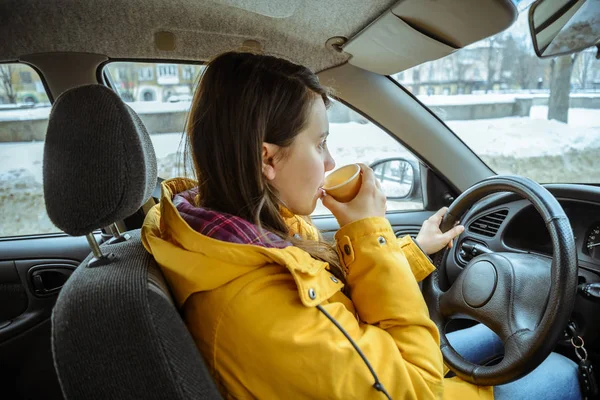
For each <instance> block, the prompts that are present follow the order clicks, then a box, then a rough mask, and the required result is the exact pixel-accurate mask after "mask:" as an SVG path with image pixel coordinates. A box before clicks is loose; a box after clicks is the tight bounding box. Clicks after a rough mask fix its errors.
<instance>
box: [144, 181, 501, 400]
mask: <svg viewBox="0 0 600 400" xmlns="http://www.w3.org/2000/svg"><path fill="white" fill-rule="evenodd" d="M193 184H194V183H193V182H192V181H187V180H182V179H172V180H168V181H165V182H163V186H162V198H161V202H160V204H159V205H157V206H156V207H154V208H153V209H152V210H151V211H150V212H149V214H148V215H147V217H146V220H145V222H144V226H143V228H142V237H143V242H144V246H145V247H146V249H147V250H148V251H149V252H150V253H152V254H153V255H154V258H155V259H156V261H157V262H158V264H159V265H160V267H161V268H162V270H163V272H164V275H165V277H166V279H167V281H168V283H169V285H170V287H171V289H172V291H173V295H174V297H175V300H176V302H177V304H178V306H179V307H180V309H181V310H182V313H183V317H184V320H185V322H186V325H187V327H188V328H189V330H190V332H191V334H192V336H193V338H194V340H195V342H196V344H197V346H198V348H199V349H200V351H201V353H202V355H203V356H204V359H205V361H206V363H207V365H208V368H209V369H210V371H211V373H212V375H213V377H214V378H215V380H216V382H217V385H218V386H219V388H220V390H221V392H222V393H223V394H224V396H226V397H227V398H235V399H252V398H259V399H279V398H281V399H385V396H384V394H383V393H381V392H379V391H377V390H376V389H375V388H374V387H373V384H374V383H375V380H374V377H373V375H372V374H371V372H370V370H369V368H368V367H367V365H366V363H365V362H364V360H363V359H362V358H361V357H360V355H359V353H358V352H357V351H356V350H355V349H354V348H353V346H352V345H351V343H350V342H349V340H348V339H347V338H346V337H345V336H344V335H343V333H342V332H341V331H340V329H339V328H338V327H336V326H335V325H334V323H333V322H331V321H330V320H329V319H328V318H327V317H326V316H325V314H324V313H323V312H322V311H320V310H319V309H318V308H317V306H318V305H320V306H321V307H322V310H324V311H326V312H327V313H328V314H329V315H330V316H332V317H333V318H334V319H335V320H336V321H337V323H339V324H340V325H341V327H342V328H343V329H344V330H345V331H346V332H347V333H348V334H349V335H350V336H351V338H352V339H353V340H354V342H355V343H356V344H357V345H358V347H359V348H360V350H362V352H363V353H364V355H365V356H366V358H367V359H368V362H369V363H370V365H371V366H372V368H373V370H374V372H375V373H376V375H377V376H378V377H379V380H380V382H381V383H382V384H383V386H384V387H385V389H386V390H387V392H388V393H389V394H390V396H391V397H392V398H393V399H417V398H418V399H433V398H442V397H443V398H444V399H455V398H460V399H461V400H468V399H490V398H492V390H491V388H478V387H476V386H473V385H470V384H468V383H465V382H462V381H460V380H458V379H457V378H453V379H444V378H443V375H444V366H443V360H442V355H441V352H440V349H439V333H438V331H437V329H436V327H435V325H434V324H433V323H432V321H431V320H430V319H429V314H428V311H427V307H426V305H425V302H424V300H423V297H422V295H421V292H420V290H419V286H418V284H417V282H418V281H419V280H421V279H423V278H424V277H426V276H427V275H428V274H429V273H430V272H431V271H432V270H433V266H432V265H431V263H430V262H429V260H428V259H427V257H426V256H425V255H424V254H423V253H422V252H421V251H420V250H419V249H418V247H417V246H416V245H415V244H414V242H413V241H412V240H411V238H410V237H408V236H407V237H404V238H402V239H400V240H398V239H396V237H395V235H394V232H393V230H392V228H391V226H390V224H389V222H388V221H387V220H386V219H385V218H367V219H364V220H360V221H356V222H354V223H351V224H349V225H347V226H344V227H343V228H342V229H340V230H339V231H338V232H337V234H336V236H335V237H336V243H337V248H338V253H339V255H340V259H341V260H342V263H343V266H344V268H345V269H346V272H347V284H348V286H349V288H348V290H349V293H350V295H351V298H352V300H350V299H349V298H348V297H346V296H345V295H344V294H343V293H342V292H341V289H342V287H343V285H342V283H341V282H339V281H338V280H337V279H336V278H335V277H333V275H332V274H331V273H330V272H329V271H328V268H327V264H326V263H323V262H321V261H317V260H315V259H313V258H312V257H311V256H310V255H309V254H308V253H306V252H304V251H303V250H301V249H299V248H296V247H293V246H289V247H286V248H284V249H277V248H265V247H260V246H255V245H247V244H236V243H229V242H224V241H219V240H216V239H212V238H210V237H207V236H204V235H201V234H200V233H198V232H196V231H195V230H193V229H192V228H191V227H190V226H189V225H188V224H187V223H186V222H185V221H184V219H183V218H182V217H181V216H180V214H179V212H178V211H177V209H176V207H175V205H174V204H173V202H172V198H173V195H174V194H176V193H178V192H180V191H182V190H185V189H186V188H190V187H192V185H193ZM284 217H286V218H287V221H288V225H289V226H290V229H292V230H293V231H294V232H296V233H298V234H299V235H301V236H303V237H314V236H316V234H317V233H316V230H315V228H314V227H313V226H312V225H310V224H309V223H308V222H307V221H306V220H304V219H302V218H300V217H296V216H293V215H291V214H287V215H286V214H284Z"/></svg>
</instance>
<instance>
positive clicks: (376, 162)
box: [313, 102, 423, 216]
mask: <svg viewBox="0 0 600 400" xmlns="http://www.w3.org/2000/svg"><path fill="white" fill-rule="evenodd" d="M328 116H329V137H328V139H327V146H328V147H329V151H330V152H331V155H332V156H333V158H334V160H335V163H336V168H338V167H341V166H343V165H346V164H351V163H357V162H358V163H363V164H367V165H369V166H371V167H372V168H373V170H374V172H375V176H376V177H377V179H379V180H380V182H381V184H382V188H383V190H384V192H385V193H386V195H387V197H388V201H387V209H388V211H401V210H419V209H422V208H423V195H422V191H421V181H420V170H419V161H418V160H417V158H416V157H415V156H413V155H412V154H411V153H410V152H409V151H408V150H407V149H406V148H405V147H404V146H402V144H400V143H399V142H398V141H397V140H396V139H394V138H393V137H392V136H391V135H390V134H388V133H387V132H385V131H384V130H383V129H381V128H379V127H378V126H376V125H375V124H373V123H372V122H371V121H369V120H367V119H366V118H364V117H363V116H362V115H360V114H358V113H356V112H355V111H354V110H352V109H351V108H349V107H348V106H346V105H344V104H343V103H340V102H334V104H333V105H332V107H331V108H330V109H329V111H328ZM330 214H331V212H330V211H329V210H328V209H327V208H325V207H324V206H323V205H322V204H321V203H320V202H319V203H318V205H317V208H316V210H315V211H314V213H313V216H318V215H330Z"/></svg>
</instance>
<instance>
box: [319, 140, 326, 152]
mask: <svg viewBox="0 0 600 400" xmlns="http://www.w3.org/2000/svg"><path fill="white" fill-rule="evenodd" d="M325 147H327V140H323V141H322V142H321V143H319V148H320V149H321V150H322V149H324V148H325Z"/></svg>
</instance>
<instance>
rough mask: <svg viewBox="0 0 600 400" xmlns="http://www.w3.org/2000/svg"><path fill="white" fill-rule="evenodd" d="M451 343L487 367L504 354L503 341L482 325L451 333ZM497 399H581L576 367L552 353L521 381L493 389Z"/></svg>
mask: <svg viewBox="0 0 600 400" xmlns="http://www.w3.org/2000/svg"><path fill="white" fill-rule="evenodd" d="M447 337H448V341H449V342H450V344H451V345H452V347H454V349H455V350H456V351H457V352H458V353H459V354H460V355H462V356H463V357H464V358H465V359H466V360H468V361H470V362H472V363H475V364H485V363H486V362H488V361H490V360H492V359H493V358H495V357H497V356H499V355H502V354H503V353H504V346H503V345H502V341H501V340H500V338H499V337H498V336H497V335H496V334H495V333H494V332H492V331H491V330H490V329H489V328H488V327H486V326H485V325H483V324H478V325H475V326H473V327H471V328H467V329H463V330H460V331H455V332H451V333H449V334H448V335H447ZM494 398H495V399H496V400H520V399H524V400H525V399H527V400H529V399H545V400H553V399H556V400H580V399H581V391H580V389H579V380H578V370H577V364H575V363H574V362H573V361H571V360H569V359H568V358H566V357H564V356H562V355H560V354H556V353H551V354H550V355H549V356H548V358H546V360H544V362H542V363H541V364H540V365H539V366H538V367H537V368H536V369H534V370H533V371H532V372H530V373H529V374H528V375H525V376H524V377H522V378H521V379H519V380H516V381H514V382H511V383H507V384H504V385H500V386H496V387H494Z"/></svg>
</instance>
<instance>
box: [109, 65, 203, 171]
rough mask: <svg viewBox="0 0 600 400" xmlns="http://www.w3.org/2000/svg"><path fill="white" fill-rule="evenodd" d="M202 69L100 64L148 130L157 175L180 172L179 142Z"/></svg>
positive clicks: (199, 67) (181, 159)
mask: <svg viewBox="0 0 600 400" xmlns="http://www.w3.org/2000/svg"><path fill="white" fill-rule="evenodd" d="M203 68H204V66H202V65H193V64H156V63H139V62H114V63H110V64H108V65H107V66H106V67H104V72H105V73H106V76H107V77H108V79H109V80H110V83H111V85H112V87H113V88H114V89H115V90H116V91H117V93H118V94H119V96H121V98H122V99H123V101H125V102H126V103H127V104H128V105H129V106H130V107H131V108H133V109H134V110H135V111H136V112H137V113H138V115H139V116H140V118H141V119H142V121H143V122H144V125H145V126H146V129H148V133H149V134H150V138H151V139H152V143H153V144H154V151H155V152H156V161H157V164H158V176H160V177H161V178H164V179H168V178H173V177H176V176H179V175H180V174H181V173H182V171H183V165H182V164H181V163H182V161H183V157H182V150H183V149H182V148H181V146H180V145H181V144H182V138H183V132H184V129H185V121H186V118H187V115H188V112H189V111H190V108H191V106H192V94H193V91H194V89H195V85H196V83H197V81H198V78H199V76H200V73H201V71H202V70H203Z"/></svg>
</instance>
